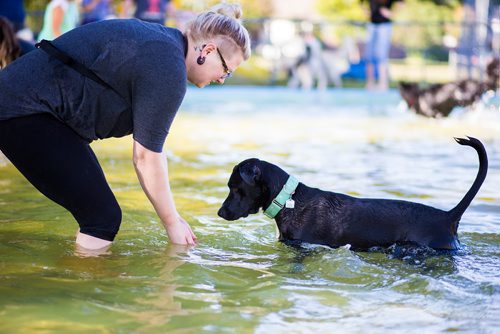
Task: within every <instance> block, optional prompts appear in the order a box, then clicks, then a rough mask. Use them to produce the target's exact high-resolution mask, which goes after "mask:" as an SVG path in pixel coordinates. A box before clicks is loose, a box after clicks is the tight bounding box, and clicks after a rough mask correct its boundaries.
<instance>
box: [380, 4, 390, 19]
mask: <svg viewBox="0 0 500 334" xmlns="http://www.w3.org/2000/svg"><path fill="white" fill-rule="evenodd" d="M380 14H382V16H384V17H385V18H387V19H391V18H392V12H391V10H390V9H389V8H387V7H381V8H380Z"/></svg>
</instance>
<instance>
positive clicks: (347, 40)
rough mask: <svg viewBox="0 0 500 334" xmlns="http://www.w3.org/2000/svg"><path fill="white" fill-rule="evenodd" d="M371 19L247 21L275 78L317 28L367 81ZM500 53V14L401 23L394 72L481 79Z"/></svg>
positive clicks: (35, 19) (328, 51)
mask: <svg viewBox="0 0 500 334" xmlns="http://www.w3.org/2000/svg"><path fill="white" fill-rule="evenodd" d="M179 14H181V15H182V13H179ZM189 18H190V15H185V16H184V20H185V19H189ZM178 22H179V23H180V24H181V25H182V22H180V20H179V21H178ZM42 23H43V11H31V12H28V15H27V25H28V26H29V27H30V28H31V30H32V31H33V32H34V33H35V36H36V34H37V32H38V31H39V30H40V29H41V26H42ZM366 24H367V23H366V22H355V21H328V20H324V21H303V20H289V19H271V18H263V19H249V20H246V21H245V26H246V27H247V28H248V30H249V32H250V34H251V36H252V42H253V44H252V46H253V49H254V55H257V56H258V57H260V58H261V59H263V60H264V61H265V62H266V63H267V64H268V65H267V70H268V74H269V82H270V83H274V82H276V81H277V80H278V78H279V77H280V76H283V75H284V74H283V73H286V72H287V71H289V70H290V68H291V67H293V65H294V63H296V62H297V59H299V58H300V57H301V55H302V54H303V53H304V43H303V33H304V32H312V33H313V34H314V36H316V38H317V39H318V41H319V42H320V43H321V45H322V48H323V50H324V53H325V55H324V59H325V61H326V62H327V63H329V67H330V69H331V70H332V71H333V72H336V73H334V75H342V77H344V78H353V79H360V80H363V79H364V69H363V61H362V55H363V51H364V45H365V39H366ZM499 54H500V18H494V19H493V20H491V21H490V22H477V21H473V22H470V21H469V22H465V21H464V22H431V23H422V22H395V23H394V24H393V38H392V47H391V51H390V58H391V77H392V79H393V80H411V81H428V82H437V81H449V80H454V79H457V78H463V77H472V78H478V79H481V78H482V77H483V76H484V69H485V67H486V63H487V61H488V59H490V58H491V57H492V56H495V55H496V56H497V57H498V56H499ZM327 65H328V64H327ZM337 72H338V73H337ZM285 75H286V74H285Z"/></svg>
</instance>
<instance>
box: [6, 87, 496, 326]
mask: <svg viewBox="0 0 500 334" xmlns="http://www.w3.org/2000/svg"><path fill="white" fill-rule="evenodd" d="M475 109H476V110H474V111H473V112H469V113H465V112H463V111H461V110H457V111H456V112H454V113H453V114H452V117H451V118H449V119H443V120H430V119H424V118H420V117H417V116H414V115H412V114H409V113H408V112H406V111H405V110H404V107H403V106H402V104H401V101H400V98H399V96H398V94H397V92H395V91H391V92H388V93H383V94H382V93H377V94H375V93H373V94H369V93H366V92H364V91H361V90H346V89H345V90H338V89H337V90H331V91H327V92H323V93H318V92H300V91H292V90H287V89H281V88H275V89H263V88H245V87H243V88H231V87H218V88H213V89H212V88H207V89H203V90H199V89H190V90H189V91H188V96H187V97H186V101H185V103H184V104H183V106H182V111H181V112H180V113H179V115H178V116H177V118H176V120H175V122H174V125H173V127H172V129H171V133H170V135H169V138H168V140H167V145H166V148H167V150H168V154H169V166H170V167H169V168H170V174H171V186H172V188H173V191H174V194H175V198H176V203H177V206H178V209H179V211H180V212H181V213H182V215H183V216H184V217H185V218H186V219H187V220H188V221H189V223H190V224H191V226H192V228H193V230H194V231H195V233H196V234H197V236H198V238H199V245H198V246H196V247H194V248H191V249H186V248H184V247H176V246H172V245H170V244H169V243H168V242H167V240H166V238H165V236H164V232H163V228H162V227H161V226H160V224H159V222H158V219H157V217H156V216H155V214H154V212H153V210H152V207H151V206H150V204H149V203H148V201H147V199H146V197H145V196H144V195H143V193H142V191H141V189H140V186H139V184H138V182H137V181H136V177H135V174H134V171H133V167H132V164H131V162H130V157H131V139H130V138H124V139H113V140H107V141H103V142H97V143H94V144H93V147H94V149H95V151H96V153H97V155H98V157H99V158H100V160H101V162H102V165H103V168H104V170H105V172H106V175H107V177H108V180H109V182H110V183H111V185H112V188H113V190H114V191H115V194H116V196H117V198H118V201H119V202H120V204H121V206H122V208H123V211H124V219H123V223H122V227H121V231H120V233H119V235H118V238H117V240H116V243H115V244H114V245H113V247H112V250H111V252H110V253H109V254H107V255H104V256H101V257H97V258H81V257H79V256H76V255H75V254H74V249H73V235H74V233H75V231H76V223H75V222H74V221H73V219H72V218H71V216H70V215H69V214H68V213H66V212H65V211H64V210H63V209H61V208H59V207H57V206H56V205H54V204H53V203H51V202H49V201H48V200H47V199H45V198H44V197H43V196H42V195H40V194H38V193H37V192H36V191H35V190H34V188H33V187H32V186H30V185H29V184H28V183H27V182H26V181H25V180H24V179H23V178H22V177H21V176H20V175H19V173H18V172H17V171H16V170H15V169H14V168H13V167H12V166H10V165H5V164H3V166H0V333H38V332H40V333H166V332H168V333H287V334H288V333H333V332H336V333H387V332H389V333H401V332H404V333H439V332H459V333H495V332H496V331H498V328H499V326H500V320H498V319H500V298H499V296H500V293H499V292H500V291H499V288H500V258H499V256H500V234H499V233H500V193H499V190H498V185H499V184H500V154H499V153H500V107H499V103H498V99H497V100H493V101H490V102H489V104H488V105H487V106H484V105H481V106H478V107H476V108H475ZM463 135H470V136H474V137H477V138H479V139H481V140H482V141H483V143H484V144H485V146H486V149H487V151H488V155H489V161H490V168H489V172H488V176H487V179H486V181H485V183H484V184H483V186H482V188H481V190H480V192H479V194H478V195H477V197H476V199H475V200H474V201H473V203H472V205H471V206H470V208H469V209H468V210H467V212H466V213H465V214H464V216H463V218H462V221H461V224H460V227H459V237H460V240H461V242H462V243H463V244H464V245H465V246H464V249H463V250H462V251H461V252H459V254H456V255H438V256H427V257H425V256H423V257H410V258H402V259H401V258H395V257H396V256H395V254H394V252H392V253H391V251H388V252H370V253H368V252H359V253H355V252H352V251H350V250H348V249H345V248H340V249H330V248H327V247H321V246H313V245H304V246H303V247H302V248H295V247H290V246H287V245H284V244H282V243H280V242H278V241H277V240H276V228H275V225H274V222H272V221H271V220H269V219H267V218H266V217H264V216H263V215H262V214H260V213H259V214H257V215H253V216H250V217H248V218H246V219H242V220H238V221H236V222H226V221H223V220H222V219H220V218H219V217H217V215H216V211H217V209H218V207H219V206H220V204H221V202H222V201H223V199H224V198H225V196H226V194H227V188H226V182H227V179H228V177H229V175H230V172H231V170H232V167H233V165H234V164H236V163H237V162H239V161H240V160H243V159H245V158H248V157H258V158H261V159H265V160H268V161H270V162H273V163H276V164H279V165H280V166H282V167H283V168H284V169H286V170H287V171H289V172H291V173H293V174H294V175H295V176H296V177H298V178H299V180H300V181H302V182H304V183H306V184H308V185H310V186H314V187H319V188H322V189H328V190H333V191H336V192H342V193H348V194H350V195H354V196H363V197H386V198H396V199H405V200H411V201H417V202H422V203H425V204H429V205H433V206H435V207H438V208H441V209H450V208H452V207H453V206H455V205H456V203H458V201H459V200H460V199H461V198H462V196H463V194H465V192H466V191H467V190H468V189H469V187H470V185H471V184H472V181H473V180H474V177H475V175H476V172H477V167H478V166H477V155H476V153H475V151H474V150H473V149H471V148H469V147H463V146H460V145H458V144H456V143H455V142H454V141H453V138H452V137H453V136H463Z"/></svg>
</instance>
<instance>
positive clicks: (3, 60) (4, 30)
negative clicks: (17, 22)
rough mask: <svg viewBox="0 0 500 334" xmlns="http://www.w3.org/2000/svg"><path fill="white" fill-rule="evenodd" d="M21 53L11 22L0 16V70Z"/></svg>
mask: <svg viewBox="0 0 500 334" xmlns="http://www.w3.org/2000/svg"><path fill="white" fill-rule="evenodd" d="M20 55H21V47H20V46H19V43H18V41H17V38H16V36H15V35H14V28H13V26H12V24H11V23H10V22H9V20H7V19H6V18H5V17H3V16H0V70H2V69H3V68H5V66H7V65H9V64H10V63H12V62H13V61H14V60H15V59H16V58H17V57H19V56H20Z"/></svg>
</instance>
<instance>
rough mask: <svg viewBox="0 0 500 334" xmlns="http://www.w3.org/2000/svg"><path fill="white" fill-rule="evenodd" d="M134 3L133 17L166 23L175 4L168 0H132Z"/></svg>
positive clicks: (171, 14) (171, 15) (173, 10)
mask: <svg viewBox="0 0 500 334" xmlns="http://www.w3.org/2000/svg"><path fill="white" fill-rule="evenodd" d="M127 2H132V0H127ZM133 2H134V3H135V6H136V7H135V13H134V17H135V18H137V19H139V20H142V21H146V22H151V23H159V24H163V25H165V24H166V21H167V18H171V17H173V15H174V12H175V6H174V4H173V3H172V1H170V0H133Z"/></svg>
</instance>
